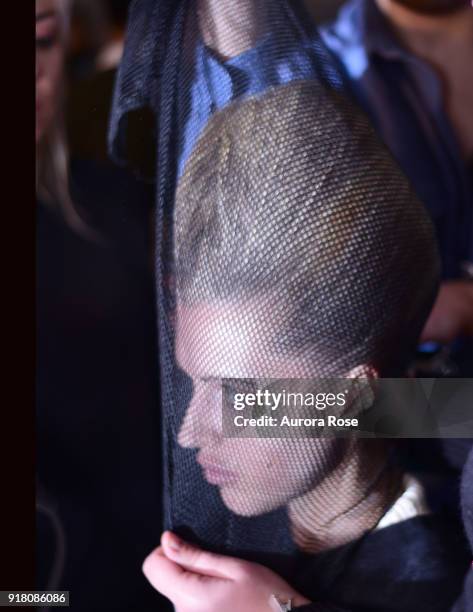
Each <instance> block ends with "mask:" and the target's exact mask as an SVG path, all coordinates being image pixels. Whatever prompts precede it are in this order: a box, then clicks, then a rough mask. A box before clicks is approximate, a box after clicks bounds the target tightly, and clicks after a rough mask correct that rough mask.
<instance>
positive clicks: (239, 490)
mask: <svg viewBox="0 0 473 612" xmlns="http://www.w3.org/2000/svg"><path fill="white" fill-rule="evenodd" d="M273 333H274V325H273V327H272V329H271V330H269V329H268V326H265V324H264V321H263V318H262V317H261V316H258V314H257V308H251V307H250V306H248V307H241V306H240V307H236V306H229V305H225V306H220V307H219V306H210V305H201V306H192V307H182V306H181V307H179V308H178V311H177V329H176V355H177V361H178V364H179V366H180V367H181V368H182V369H183V370H184V371H185V372H186V374H187V375H188V376H190V377H191V378H192V381H193V395H192V399H191V402H190V405H189V407H188V409H187V412H186V414H185V417H184V420H183V423H182V425H181V428H180V431H179V436H178V442H179V444H180V445H181V446H183V447H187V448H197V449H199V452H198V454H197V461H198V463H199V464H200V465H201V467H202V470H203V474H204V477H205V478H206V480H207V481H208V482H209V483H211V484H214V485H217V486H218V487H219V490H220V493H221V496H222V499H223V501H224V503H225V505H226V506H227V507H228V508H229V509H230V510H232V511H233V512H235V513H236V514H239V515H243V516H254V515H258V514H263V513H265V512H269V511H271V510H274V509H276V508H278V507H280V506H282V505H285V504H286V503H287V502H289V501H290V500H291V499H294V498H296V497H299V496H301V495H303V494H304V493H306V492H307V491H309V490H310V489H311V488H313V487H314V486H315V484H317V482H318V481H320V479H321V478H322V477H323V475H324V474H323V473H321V469H323V468H322V467H321V466H322V465H323V462H322V461H321V460H320V455H319V453H320V452H321V451H322V450H323V451H324V452H325V453H327V452H328V453H330V452H332V451H333V450H334V448H335V447H334V446H333V445H334V444H335V443H336V442H335V440H333V439H328V438H324V439H308V438H298V439H290V440H289V439H287V438H286V439H275V438H272V439H268V438H264V439H263V438H256V439H255V438H251V439H250V438H238V439H236V438H229V437H223V435H222V418H221V410H222V409H221V386H220V379H221V378H259V377H261V378H310V376H311V372H310V370H311V368H310V364H309V362H308V360H304V359H303V357H302V356H295V357H293V358H291V357H288V356H287V355H279V356H278V355H276V354H274V349H273V352H272V353H268V346H271V337H270V336H272V335H273ZM332 446H333V448H332ZM318 455H319V456H318Z"/></svg>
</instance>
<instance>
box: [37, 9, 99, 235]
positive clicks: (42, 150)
mask: <svg viewBox="0 0 473 612" xmlns="http://www.w3.org/2000/svg"><path fill="white" fill-rule="evenodd" d="M56 4H57V9H58V11H59V13H60V15H61V44H62V45H63V46H65V45H66V44H67V40H68V35H69V25H70V13H71V5H72V0H56ZM60 96H61V100H60V102H59V107H58V111H57V113H56V116H55V117H54V119H53V120H52V122H51V125H50V127H49V129H48V130H47V133H46V134H45V135H44V137H43V139H42V142H41V144H40V145H39V150H38V153H37V158H36V191H37V194H38V196H39V197H40V198H41V199H42V200H43V201H44V203H45V204H47V205H54V206H57V207H59V209H60V211H61V213H62V215H63V217H64V219H65V221H66V223H67V224H68V225H69V226H70V227H72V228H73V229H74V230H75V231H77V232H79V233H81V234H83V235H87V236H90V234H91V230H90V229H89V228H88V227H87V224H86V223H85V221H83V220H82V218H81V216H80V214H79V213H78V211H77V209H76V207H75V205H74V203H73V201H72V198H71V195H70V190H69V151H68V147H67V139H66V126H65V119H64V97H65V95H64V84H63V87H62V91H61V93H60Z"/></svg>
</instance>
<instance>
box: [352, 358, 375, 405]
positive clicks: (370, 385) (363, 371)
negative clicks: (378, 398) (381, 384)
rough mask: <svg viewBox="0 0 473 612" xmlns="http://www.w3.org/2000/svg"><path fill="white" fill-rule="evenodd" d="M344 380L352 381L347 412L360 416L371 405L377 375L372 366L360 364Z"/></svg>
mask: <svg viewBox="0 0 473 612" xmlns="http://www.w3.org/2000/svg"><path fill="white" fill-rule="evenodd" d="M346 378H350V379H351V380H352V381H353V382H352V383H351V385H350V392H349V401H348V405H349V410H348V411H349V412H350V414H354V415H357V414H360V413H361V412H363V411H364V410H367V409H368V408H370V407H371V406H372V405H373V402H374V398H375V395H376V381H377V380H378V378H379V373H378V371H377V369H376V368H375V367H374V366H372V365H369V364H360V365H357V366H355V367H354V368H352V369H351V370H350V371H349V372H348V374H347V375H346Z"/></svg>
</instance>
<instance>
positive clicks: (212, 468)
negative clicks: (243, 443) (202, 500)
mask: <svg viewBox="0 0 473 612" xmlns="http://www.w3.org/2000/svg"><path fill="white" fill-rule="evenodd" d="M197 462H198V463H199V464H200V466H201V468H202V470H203V472H204V476H205V479H206V480H207V482H209V483H210V484H213V485H219V486H225V485H229V484H232V483H234V482H236V481H237V479H238V475H237V474H236V472H233V471H232V470H229V469H227V468H224V467H223V466H221V465H219V464H218V463H217V462H215V461H214V460H212V459H207V458H205V457H200V456H198V457H197Z"/></svg>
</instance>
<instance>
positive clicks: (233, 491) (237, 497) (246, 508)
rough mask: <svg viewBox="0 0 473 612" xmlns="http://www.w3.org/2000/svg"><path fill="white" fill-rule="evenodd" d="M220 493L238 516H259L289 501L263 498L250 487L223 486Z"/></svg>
mask: <svg viewBox="0 0 473 612" xmlns="http://www.w3.org/2000/svg"><path fill="white" fill-rule="evenodd" d="M220 495H221V497H222V501H223V503H224V504H225V506H226V507H227V508H228V509H229V510H231V511H232V512H233V513H234V514H237V515H238V516H246V517H251V516H259V515H261V514H266V513H268V512H272V511H273V510H276V509H277V508H280V507H281V506H284V505H285V504H286V503H287V500H286V499H276V498H273V499H262V498H261V497H260V496H259V495H257V494H254V493H252V492H250V491H248V489H244V490H241V489H239V488H230V487H229V488H226V487H224V488H222V489H220Z"/></svg>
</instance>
